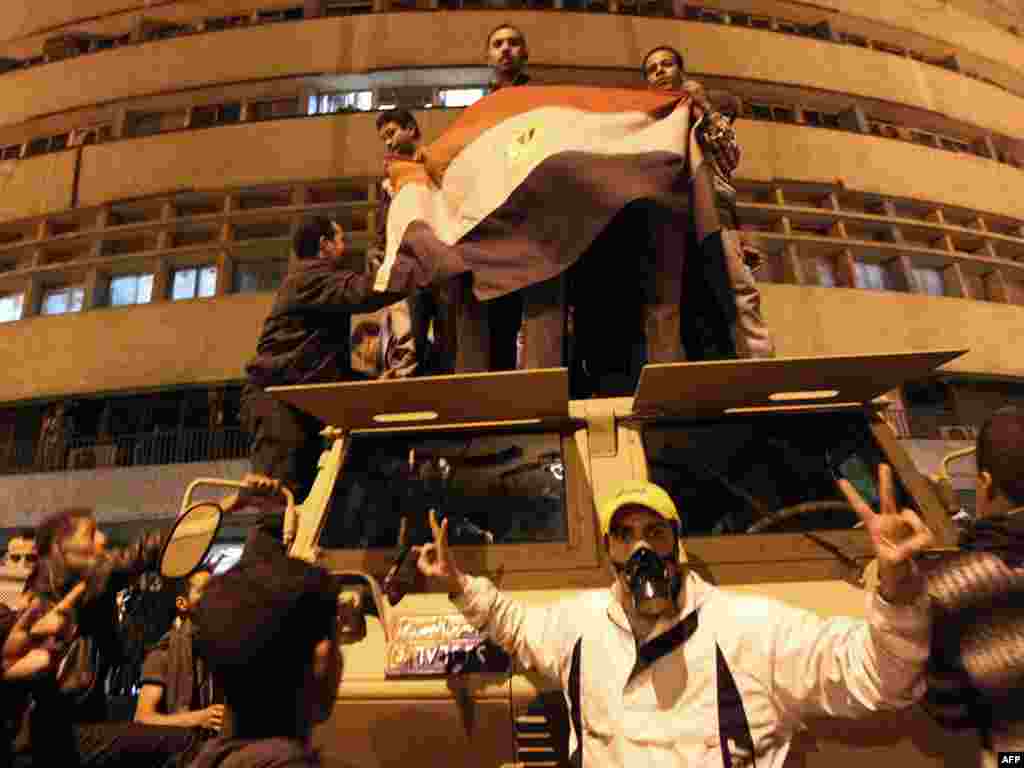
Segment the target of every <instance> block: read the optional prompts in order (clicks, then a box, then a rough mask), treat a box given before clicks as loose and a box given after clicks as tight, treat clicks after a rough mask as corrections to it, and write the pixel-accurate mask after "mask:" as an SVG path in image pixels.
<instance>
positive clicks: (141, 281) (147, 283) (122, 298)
mask: <svg viewBox="0 0 1024 768" xmlns="http://www.w3.org/2000/svg"><path fill="white" fill-rule="evenodd" d="M152 300H153V275H119V276H118V277H115V278H113V279H112V280H111V281H110V306H112V307H124V306H128V305H129V304H148V303H149V302H150V301H152Z"/></svg>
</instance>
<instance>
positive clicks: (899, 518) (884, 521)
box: [839, 464, 934, 604]
mask: <svg viewBox="0 0 1024 768" xmlns="http://www.w3.org/2000/svg"><path fill="white" fill-rule="evenodd" d="M839 490H841V491H842V492H843V495H844V496H846V500H847V501H848V502H850V506H852V507H853V508H854V510H856V512H857V516H858V517H860V519H861V522H862V523H863V524H864V530H866V531H867V532H868V534H869V535H870V536H871V544H872V546H873V547H874V549H875V556H876V557H877V558H878V593H879V594H880V595H881V596H882V599H883V600H885V601H886V602H888V603H894V604H905V603H912V602H914V601H915V600H917V599H918V598H919V597H920V596H921V595H922V594H924V590H925V581H924V577H923V576H922V575H921V572H920V571H919V570H918V568H917V565H916V564H915V563H914V557H915V556H916V555H918V554H919V553H921V552H923V551H925V550H926V549H928V548H929V547H930V546H931V545H932V543H933V542H934V537H933V536H932V532H931V531H930V530H929V529H928V526H926V525H925V524H924V523H923V522H922V521H921V518H920V517H918V516H917V513H916V512H914V511H913V510H912V509H907V508H903V509H900V507H899V505H898V504H897V503H896V495H895V492H894V490H893V482H892V468H891V467H890V466H889V465H888V464H880V465H879V467H878V496H879V499H880V509H879V511H878V513H875V511H874V510H873V509H872V508H871V507H870V506H869V505H868V504H867V503H866V502H865V501H864V499H862V498H861V496H860V494H859V493H857V491H856V489H855V488H854V487H853V485H851V484H850V482H849V481H848V480H840V481H839Z"/></svg>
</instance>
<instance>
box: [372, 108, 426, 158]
mask: <svg viewBox="0 0 1024 768" xmlns="http://www.w3.org/2000/svg"><path fill="white" fill-rule="evenodd" d="M377 136H378V137H379V138H380V140H381V143H382V144H383V145H384V149H385V151H387V152H388V154H392V155H402V156H403V157H412V156H413V155H415V154H416V148H417V147H418V146H419V143H420V126H419V124H418V123H417V122H416V118H415V117H413V115H412V112H410V111H409V110H407V109H389V110H388V111H386V112H381V113H380V114H379V115H377Z"/></svg>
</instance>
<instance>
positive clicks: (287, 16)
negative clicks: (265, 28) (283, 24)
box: [256, 5, 305, 24]
mask: <svg viewBox="0 0 1024 768" xmlns="http://www.w3.org/2000/svg"><path fill="white" fill-rule="evenodd" d="M304 16H305V14H304V13H303V10H302V6H301V5H300V6H298V7H296V8H280V9H276V10H272V11H257V12H256V21H257V22H258V23H260V24H270V23H273V22H277V21H300V20H301V19H303V18H304Z"/></svg>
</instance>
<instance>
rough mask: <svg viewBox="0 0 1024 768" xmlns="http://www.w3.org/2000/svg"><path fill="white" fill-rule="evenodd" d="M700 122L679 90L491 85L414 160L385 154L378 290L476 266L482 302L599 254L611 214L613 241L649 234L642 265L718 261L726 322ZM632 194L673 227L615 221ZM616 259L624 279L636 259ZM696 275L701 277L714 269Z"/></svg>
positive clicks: (409, 288)
mask: <svg viewBox="0 0 1024 768" xmlns="http://www.w3.org/2000/svg"><path fill="white" fill-rule="evenodd" d="M693 127H694V126H693V121H692V117H691V110H690V102H689V99H688V97H687V96H686V95H685V94H679V93H676V94H672V93H656V92H652V91H643V90H624V89H611V88H591V87H574V86H573V87H570V86H539V87H534V86H530V87H520V88H504V89H501V90H499V91H496V92H495V93H493V94H491V95H490V96H488V97H486V98H484V99H481V100H480V101H478V102H477V103H476V104H474V105H473V106H471V107H469V108H468V109H466V110H465V111H464V112H463V113H462V115H460V117H459V118H458V119H457V120H456V121H455V123H453V124H452V125H451V127H449V129H448V130H447V131H446V132H445V133H444V134H443V135H442V136H441V137H440V138H439V139H438V140H437V141H435V142H434V143H433V144H431V145H429V146H428V147H426V148H425V149H424V150H422V151H421V153H420V154H419V156H418V157H417V158H416V161H415V162H412V161H406V162H401V161H394V162H392V163H391V166H390V176H391V182H392V187H393V189H394V197H393V199H392V202H391V207H390V210H389V212H388V221H387V250H386V254H385V260H384V263H383V265H382V267H381V268H380V270H379V271H378V273H377V279H376V284H375V288H376V290H378V291H396V292H402V293H407V294H408V293H412V292H414V291H415V290H416V289H419V288H424V287H426V286H428V285H430V284H432V283H436V282H438V281H439V280H443V279H445V278H447V277H451V276H454V275H457V274H461V273H463V272H472V273H473V290H474V293H475V294H476V296H477V298H478V299H480V300H481V301H487V300H490V299H494V298H497V297H499V296H502V295H504V294H507V293H510V292H512V291H516V290H519V289H521V288H524V287H525V286H528V285H532V284H535V283H539V282H542V281H544V280H547V279H549V278H552V277H554V276H556V275H558V274H561V273H562V272H564V271H565V270H567V269H568V268H569V267H570V266H572V265H573V264H574V263H575V262H576V261H577V260H579V259H580V257H581V256H583V255H584V254H585V253H588V251H591V252H592V247H593V246H594V245H595V243H596V242H597V241H598V240H599V238H601V237H602V235H603V234H604V233H606V230H608V229H609V225H610V224H612V222H613V221H618V222H623V221H625V222H626V225H625V227H626V229H625V231H622V230H623V228H622V227H619V230H620V231H619V232H618V236H617V238H616V243H617V244H621V243H627V244H628V243H636V244H639V243H641V241H642V243H643V249H645V250H646V253H645V255H644V257H643V259H642V260H643V261H646V262H650V263H653V262H655V261H657V262H659V263H661V264H672V263H673V260H675V261H678V262H679V269H681V260H682V258H683V253H684V252H688V253H689V255H688V256H687V258H688V259H689V260H692V261H694V263H698V262H700V263H702V264H705V263H706V264H708V265H711V262H712V261H714V262H717V265H716V266H714V267H713V268H714V270H717V272H718V273H720V274H719V275H718V276H717V277H716V278H714V280H713V281H712V282H714V283H715V284H714V285H713V286H710V294H713V295H715V296H718V298H720V299H725V300H724V301H720V302H717V303H718V304H721V306H720V307H719V311H718V315H720V317H719V318H718V319H719V320H724V323H725V324H726V325H727V324H728V323H729V322H730V321H731V319H732V318H733V317H734V314H733V316H732V317H729V316H728V315H729V312H733V313H734V311H735V310H734V306H733V304H732V301H731V296H729V297H726V296H724V295H722V296H719V294H722V293H723V290H724V291H725V292H726V293H728V290H729V289H728V279H727V277H725V271H724V260H723V259H722V258H715V257H716V256H719V257H720V255H721V253H720V252H721V239H720V236H719V235H718V234H717V233H718V230H719V228H720V225H719V222H718V217H717V211H716V209H715V206H714V193H713V191H712V186H711V176H710V171H709V168H710V164H709V163H705V162H704V157H703V154H702V152H701V149H700V147H699V145H698V143H697V141H696V139H695V135H696V132H695V131H694V130H692V129H693ZM638 202H639V203H644V204H649V205H654V206H657V207H658V208H659V209H660V210H662V211H668V212H670V216H669V219H672V218H673V217H674V219H675V221H674V224H673V226H671V227H670V229H674V230H675V231H676V234H677V235H678V236H676V237H651V233H650V232H649V231H647V230H649V229H650V227H651V221H652V219H651V218H650V217H646V216H640V217H637V216H635V215H634V216H627V217H625V218H624V217H622V216H619V214H621V213H623V212H624V211H625V209H626V208H627V207H633V208H635V206H631V204H633V203H638ZM673 212H674V214H673ZM617 217H618V218H617ZM659 218H660V219H661V220H663V221H664V220H665V217H664V216H662V217H659ZM659 226H660V225H659ZM687 237H688V238H689V240H690V242H689V246H690V247H689V248H688V247H687V243H684V242H682V239H685V238H687ZM652 249H653V251H657V252H656V253H652ZM601 250H604V251H609V250H614V249H607V248H605V249H601ZM588 258H589V255H588ZM609 258H611V259H615V258H616V256H615V255H614V254H612V255H610V256H609ZM617 258H618V263H617V265H616V268H617V269H618V270H619V273H620V274H625V273H627V272H629V271H631V270H633V267H634V264H635V262H636V261H637V260H636V259H633V258H631V254H623V253H619V254H618V256H617ZM659 268H660V267H659ZM670 268H672V267H670ZM698 271H699V272H700V273H701V276H702V282H704V283H706V282H707V280H706V279H704V277H706V276H705V275H704V273H705V272H706V271H707V270H705V269H704V268H703V267H701V269H700V270H698ZM609 274H610V275H614V272H612V273H609ZM695 274H696V272H695ZM723 280H724V283H723ZM686 311H687V310H685V309H684V312H686ZM723 313H724V314H723ZM719 325H721V323H719ZM691 358H693V355H691Z"/></svg>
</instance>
